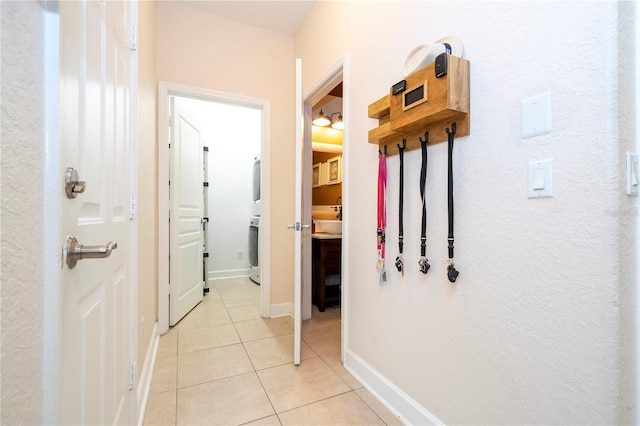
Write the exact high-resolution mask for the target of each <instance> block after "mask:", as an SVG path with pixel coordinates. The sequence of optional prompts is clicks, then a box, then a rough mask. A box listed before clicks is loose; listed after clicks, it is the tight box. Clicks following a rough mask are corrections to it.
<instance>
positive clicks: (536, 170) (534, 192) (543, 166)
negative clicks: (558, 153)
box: [529, 160, 553, 198]
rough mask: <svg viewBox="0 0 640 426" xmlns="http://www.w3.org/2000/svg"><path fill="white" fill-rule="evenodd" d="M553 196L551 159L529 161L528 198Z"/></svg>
mask: <svg viewBox="0 0 640 426" xmlns="http://www.w3.org/2000/svg"><path fill="white" fill-rule="evenodd" d="M546 197H553V160H542V161H531V162H530V163H529V198H546Z"/></svg>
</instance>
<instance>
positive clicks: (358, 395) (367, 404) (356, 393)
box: [353, 388, 387, 425]
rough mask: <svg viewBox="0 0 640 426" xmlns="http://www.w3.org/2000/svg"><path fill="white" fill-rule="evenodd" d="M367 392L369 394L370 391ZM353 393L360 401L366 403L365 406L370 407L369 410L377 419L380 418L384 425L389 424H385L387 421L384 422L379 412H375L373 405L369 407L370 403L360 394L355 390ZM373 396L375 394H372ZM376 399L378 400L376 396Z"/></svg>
mask: <svg viewBox="0 0 640 426" xmlns="http://www.w3.org/2000/svg"><path fill="white" fill-rule="evenodd" d="M362 389H365V390H366V388H362ZM367 392H368V390H367ZM353 393H354V394H355V395H356V396H357V397H358V398H359V399H360V401H362V402H364V404H365V405H366V406H367V407H369V409H370V410H371V411H372V412H373V414H375V415H376V417H378V418H379V419H380V421H381V422H382V423H384V424H385V425H386V424H387V422H385V421H384V419H383V418H382V417H380V415H379V414H378V412H377V411H376V410H374V408H373V407H372V406H371V405H369V403H368V402H367V401H365V400H364V398H362V397H361V396H360V394H359V393H358V392H356V391H355V390H354V391H353ZM371 395H372V396H373V394H371ZM374 398H375V399H376V400H377V398H376V397H375V396H374Z"/></svg>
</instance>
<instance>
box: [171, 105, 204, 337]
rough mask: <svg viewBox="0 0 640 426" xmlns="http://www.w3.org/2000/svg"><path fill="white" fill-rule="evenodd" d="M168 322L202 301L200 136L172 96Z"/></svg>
mask: <svg viewBox="0 0 640 426" xmlns="http://www.w3.org/2000/svg"><path fill="white" fill-rule="evenodd" d="M170 122H171V139H170V141H171V145H170V149H169V176H170V177H169V179H170V185H169V199H170V203H169V204H170V213H169V247H170V249H169V324H170V325H175V324H176V323H177V322H178V321H180V320H181V319H182V317H184V316H185V315H186V314H187V313H189V311H190V310H191V309H193V308H194V307H195V306H196V305H197V304H198V303H200V302H201V301H202V295H203V284H202V251H203V250H202V244H203V240H202V234H203V233H202V211H203V210H202V207H203V196H202V188H203V182H204V169H203V165H202V164H203V163H202V156H203V153H202V136H201V132H200V130H199V128H198V125H197V124H196V122H195V121H194V119H193V118H191V117H190V116H189V110H188V107H187V105H186V103H185V100H184V99H183V98H176V97H171V120H170Z"/></svg>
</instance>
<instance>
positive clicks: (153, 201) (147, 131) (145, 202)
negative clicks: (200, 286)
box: [137, 1, 158, 379]
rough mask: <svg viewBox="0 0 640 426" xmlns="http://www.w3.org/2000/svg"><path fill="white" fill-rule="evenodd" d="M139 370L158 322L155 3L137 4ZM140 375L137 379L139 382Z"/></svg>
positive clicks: (144, 2)
mask: <svg viewBox="0 0 640 426" xmlns="http://www.w3.org/2000/svg"><path fill="white" fill-rule="evenodd" d="M138 6H139V10H138V191H137V192H138V194H137V197H138V220H137V226H138V317H137V328H138V368H139V371H142V366H143V365H144V360H145V357H146V355H147V351H148V350H149V346H150V343H151V342H152V337H153V336H152V332H153V328H154V324H155V323H156V321H157V319H158V313H157V307H158V299H157V293H158V262H157V258H158V255H157V247H158V244H157V242H158V239H157V229H158V224H157V194H158V189H157V173H156V172H157V137H156V129H157V124H156V117H157V113H156V109H157V100H156V93H157V91H158V85H157V79H156V43H155V39H156V3H155V2H151V1H142V2H140V3H138ZM141 376H142V375H141V374H139V377H138V379H140V378H141Z"/></svg>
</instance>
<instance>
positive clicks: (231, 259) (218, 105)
mask: <svg viewBox="0 0 640 426" xmlns="http://www.w3.org/2000/svg"><path fill="white" fill-rule="evenodd" d="M172 97H177V98H181V99H182V98H188V99H189V100H191V101H192V106H191V107H189V109H190V111H191V112H192V114H191V115H201V116H202V117H203V118H201V119H199V122H200V123H203V122H204V123H205V124H204V125H203V124H201V126H202V128H203V129H205V130H206V129H209V130H207V131H205V132H203V134H204V135H205V136H204V139H205V140H206V139H211V140H208V141H207V144H208V145H209V147H208V148H209V154H208V169H209V176H207V178H206V180H210V179H212V178H214V179H216V180H218V181H219V183H220V182H222V181H224V182H225V185H218V186H217V187H216V189H215V190H214V191H211V188H212V187H211V186H209V191H208V192H209V194H208V198H209V200H208V204H209V207H210V208H209V209H208V210H209V211H208V217H209V220H210V222H209V224H208V228H209V229H208V230H207V236H208V238H207V239H208V243H209V247H208V248H207V249H208V250H209V253H210V259H212V258H214V257H215V256H217V257H218V258H219V259H218V261H217V262H216V265H215V266H214V265H213V264H212V262H205V267H204V271H203V272H204V273H203V275H204V276H203V281H204V282H208V280H210V279H215V278H228V277H229V276H232V275H234V274H236V275H242V274H245V275H247V276H248V275H249V273H250V267H249V263H250V262H249V260H250V256H249V241H250V229H251V223H252V222H251V218H252V217H253V216H255V215H256V214H258V215H261V216H262V218H263V220H262V223H263V224H266V223H267V224H268V223H269V221H268V208H266V207H268V204H269V203H268V200H269V166H270V162H269V141H268V138H269V130H268V129H269V126H268V123H269V120H270V117H269V115H270V107H269V102H268V101H266V100H262V99H256V98H247V97H242V96H237V95H232V94H226V93H222V92H217V91H211V90H207V89H202V88H195V87H189V86H183V85H177V84H173V83H166V82H161V83H160V87H159V105H158V106H159V108H158V110H159V120H158V122H159V123H161V125H162V124H164V123H169V122H170V119H169V117H170V113H171V108H170V106H171V98H172ZM198 105H199V106H198ZM234 110H235V111H236V112H239V111H240V112H242V111H244V115H243V114H239V115H238V114H236V116H237V117H238V118H237V120H240V123H237V122H236V123H235V124H233V123H234V122H233V121H232V120H231V119H229V118H228V117H229V115H228V114H227V112H231V111H234ZM198 111H200V112H198ZM224 111H227V112H224ZM212 114H214V115H212ZM221 114H224V115H225V116H226V117H227V119H225V121H223V122H222V123H220V122H219V121H220V120H219V119H220V115H221ZM250 116H251V117H253V118H251V119H252V120H255V121H257V123H256V124H253V125H252V126H248V125H246V123H243V122H242V120H247V119H248V118H247V117H250ZM216 123H217V124H216ZM234 126H235V127H236V130H237V129H238V128H239V127H240V126H242V127H243V132H242V134H243V135H245V136H243V137H244V138H246V137H248V136H247V135H248V134H250V133H251V132H245V131H244V130H246V129H247V128H249V127H256V129H255V130H254V134H255V135H256V137H257V141H255V142H253V143H249V142H247V143H240V142H239V140H238V137H237V136H238V135H239V134H240V133H238V132H236V133H235V135H236V137H233V136H229V135H233V128H234ZM212 127H224V128H225V129H224V132H213V131H211V128H212ZM169 133H170V132H168V131H167V129H165V128H160V129H159V131H158V135H159V137H158V139H159V146H158V164H159V167H158V182H159V184H158V256H159V259H158V265H159V272H158V329H159V332H160V333H161V334H163V333H165V332H167V331H168V329H169V306H170V303H169V298H170V296H169V276H170V275H169V270H168V264H169V262H168V258H169V252H170V247H171V245H170V244H171V241H170V239H169V232H168V224H169V212H168V206H169V205H170V200H169V190H168V187H169V185H167V184H166V183H167V182H169V174H170V170H169V161H168V159H169V154H170V151H169V140H168V136H169ZM222 134H226V136H224V135H223V136H220V135H222ZM207 135H209V136H207ZM210 135H217V136H210ZM213 139H216V140H213ZM214 144H215V145H216V146H215V147H214ZM214 148H215V149H214ZM212 154H213V155H212ZM258 155H260V157H261V161H260V163H259V164H260V166H259V168H260V172H261V176H262V179H261V180H260V191H259V192H260V194H261V197H260V198H261V201H260V203H259V204H258V203H255V202H254V200H253V197H252V193H253V191H252V189H251V188H252V180H253V170H254V164H255V158H256V156H258ZM231 156H233V157H234V159H233V161H234V164H236V163H238V162H243V161H244V162H245V163H246V167H245V168H242V170H235V169H240V167H239V166H238V167H231V168H229V167H228V165H229V164H230V163H231V162H232V161H231ZM214 157H215V158H214ZM245 157H246V158H245ZM218 160H220V161H221V162H222V163H221V162H220V161H218ZM212 168H214V169H216V170H215V171H213V172H212ZM225 171H226V172H225ZM219 173H223V174H224V173H227V175H228V176H226V177H225V176H223V177H219V176H218V175H219ZM229 174H233V176H231V175H229ZM236 175H237V176H236ZM215 176H218V177H215ZM206 180H205V181H206ZM238 181H243V182H244V181H246V182H245V183H246V184H242V185H241V186H242V187H244V188H246V189H247V191H246V192H247V194H246V195H247V197H246V198H247V199H246V200H242V199H241V198H242V197H241V195H242V194H235V192H237V191H236V189H237V188H236V189H234V188H233V185H235V184H237V183H238ZM195 185H199V187H202V186H203V184H202V183H199V184H198V183H195ZM236 186H237V185H236ZM212 192H213V194H212ZM225 194H226V195H225ZM225 197H227V198H226V199H225ZM221 200H222V201H221ZM216 201H217V203H216V206H215V208H211V207H212V205H211V204H212V203H213V202H216ZM240 210H242V214H240ZM225 211H226V212H229V211H232V214H231V215H230V216H228V215H227V216H228V217H227V219H225V218H224V217H222V216H225V214H224V212H225ZM220 215H222V216H220ZM243 215H244V216H246V220H245V221H244V222H242V223H240V222H239V221H241V219H242V218H243V217H244V216H243ZM229 218H231V219H229ZM225 220H229V221H233V222H234V223H233V224H230V223H227V226H226V227H225V226H223V227H222V228H220V227H218V232H217V234H216V235H215V236H214V235H213V233H214V230H215V227H214V226H212V225H213V222H214V221H216V222H218V223H217V225H221V224H220V223H219V222H224V221H225ZM231 225H233V226H231ZM220 229H222V231H220ZM233 229H236V230H238V232H237V233H235V234H234V233H233V232H231V231H232V230H233ZM260 234H261V235H260V238H259V245H260V247H259V251H260V252H261V254H263V255H262V256H261V259H260V261H261V265H260V272H261V274H260V277H261V278H260V314H261V315H262V316H265V317H268V316H270V312H269V311H270V271H269V266H268V265H269V253H268V251H265V250H262V247H268V244H269V238H270V237H269V235H270V232H269V229H268V226H262V227H261V229H260ZM216 247H217V248H216ZM212 249H213V250H216V254H215V255H214V256H212ZM207 263H208V266H206V265H207ZM225 265H226V266H225ZM239 265H240V266H239ZM242 265H244V266H246V267H243V266H242ZM203 288H206V286H203Z"/></svg>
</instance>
